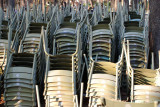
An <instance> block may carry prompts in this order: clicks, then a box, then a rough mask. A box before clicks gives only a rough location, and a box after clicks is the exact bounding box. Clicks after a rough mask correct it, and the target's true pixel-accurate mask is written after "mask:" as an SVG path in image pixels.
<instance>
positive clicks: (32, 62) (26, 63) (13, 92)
mask: <svg viewBox="0 0 160 107" xmlns="http://www.w3.org/2000/svg"><path fill="white" fill-rule="evenodd" d="M36 63H37V60H36V55H34V54H28V53H18V54H11V56H10V58H9V63H8V66H7V69H6V73H5V78H4V89H5V91H4V98H5V99H4V101H5V106H6V107H10V106H15V107H17V106H32V107H33V106H36V94H35V85H36V68H37V65H36Z"/></svg>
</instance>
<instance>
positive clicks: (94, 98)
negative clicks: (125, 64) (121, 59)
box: [87, 61, 122, 107]
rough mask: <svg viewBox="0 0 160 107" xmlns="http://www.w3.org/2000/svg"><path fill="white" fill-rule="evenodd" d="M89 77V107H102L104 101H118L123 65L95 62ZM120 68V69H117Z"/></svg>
mask: <svg viewBox="0 0 160 107" xmlns="http://www.w3.org/2000/svg"><path fill="white" fill-rule="evenodd" d="M93 63H94V64H93V66H92V67H93V68H92V70H93V71H91V74H90V76H89V81H88V87H87V93H88V97H90V102H89V106H90V107H91V106H102V105H101V104H102V101H101V100H102V99H118V98H119V90H120V81H121V79H120V77H121V70H122V63H121V64H120V63H119V64H117V65H116V64H115V63H111V62H102V61H100V62H93ZM116 68H118V69H116Z"/></svg>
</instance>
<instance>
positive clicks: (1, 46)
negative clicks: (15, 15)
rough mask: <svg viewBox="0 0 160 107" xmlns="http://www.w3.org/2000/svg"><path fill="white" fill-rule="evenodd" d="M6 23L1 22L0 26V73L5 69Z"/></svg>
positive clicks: (7, 28) (7, 29)
mask: <svg viewBox="0 0 160 107" xmlns="http://www.w3.org/2000/svg"><path fill="white" fill-rule="evenodd" d="M8 32H9V27H8V21H5V20H2V25H1V34H0V35H1V38H0V56H1V57H0V64H1V73H2V72H3V70H4V69H5V66H6V63H7V50H8Z"/></svg>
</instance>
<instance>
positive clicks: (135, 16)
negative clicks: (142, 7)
mask: <svg viewBox="0 0 160 107" xmlns="http://www.w3.org/2000/svg"><path fill="white" fill-rule="evenodd" d="M128 14H129V19H130V21H140V20H141V15H138V14H137V12H135V11H131V12H128Z"/></svg>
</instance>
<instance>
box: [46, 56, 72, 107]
mask: <svg viewBox="0 0 160 107" xmlns="http://www.w3.org/2000/svg"><path fill="white" fill-rule="evenodd" d="M71 59H72V57H71V56H69V55H56V56H50V58H49V60H48V61H49V65H47V68H48V70H47V72H46V75H45V90H44V98H45V101H46V106H47V105H50V106H70V107H73V106H75V103H74V102H75V98H74V78H75V77H74V75H73V72H74V71H73V72H72V60H71Z"/></svg>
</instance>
